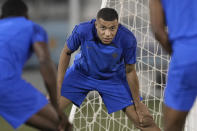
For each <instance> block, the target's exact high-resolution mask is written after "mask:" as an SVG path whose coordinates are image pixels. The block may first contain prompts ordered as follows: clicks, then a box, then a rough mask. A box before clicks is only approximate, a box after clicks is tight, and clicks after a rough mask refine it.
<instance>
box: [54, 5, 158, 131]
mask: <svg viewBox="0 0 197 131" xmlns="http://www.w3.org/2000/svg"><path fill="white" fill-rule="evenodd" d="M79 47H81V49H80V53H79V54H77V55H76V57H75V61H74V64H73V65H72V66H71V67H70V68H68V65H69V62H70V56H71V54H72V53H73V52H74V51H76V50H77V49H78V48H79ZM136 47H137V42H136V38H135V36H134V35H133V34H132V32H130V31H129V30H128V29H126V28H125V27H124V26H123V25H121V24H119V22H118V14H117V12H116V11H115V10H114V9H112V8H103V9H101V10H100V11H99V12H98V13H97V18H96V20H95V19H93V20H91V21H88V22H84V23H81V24H79V25H77V26H76V27H75V28H74V30H73V32H72V34H71V36H70V37H69V38H68V40H67V42H66V44H65V47H64V49H63V50H62V53H61V56H60V62H59V67H58V83H57V85H58V89H59V95H60V92H61V97H60V106H61V108H65V107H67V106H68V104H70V103H71V101H72V102H73V103H74V104H75V105H77V106H80V105H81V103H82V102H83V100H84V99H85V97H86V95H87V94H88V92H89V91H92V90H96V91H98V92H99V94H100V96H101V97H102V99H103V102H104V104H105V105H106V107H107V109H108V113H113V112H116V111H119V110H124V111H125V112H126V114H127V116H128V117H129V119H130V120H132V121H133V122H134V124H135V126H136V127H137V128H139V129H141V130H142V131H159V130H160V129H159V128H158V127H157V126H156V124H155V123H154V121H153V118H152V116H151V115H150V113H149V112H148V108H147V107H146V106H145V105H144V104H143V103H141V102H140V96H139V83H138V78H137V75H136V70H135V63H136ZM67 68H68V69H67ZM60 89H61V91H60Z"/></svg>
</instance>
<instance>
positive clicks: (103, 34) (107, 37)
mask: <svg viewBox="0 0 197 131" xmlns="http://www.w3.org/2000/svg"><path fill="white" fill-rule="evenodd" d="M95 26H96V30H97V35H98V37H99V39H100V40H101V42H102V43H103V44H110V43H111V42H112V40H113V38H114V37H115V35H116V33H117V30H118V20H117V19H115V20H113V21H105V20H103V19H102V18H99V19H97V20H96V22H95Z"/></svg>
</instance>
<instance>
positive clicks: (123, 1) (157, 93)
mask: <svg viewBox="0 0 197 131" xmlns="http://www.w3.org/2000/svg"><path fill="white" fill-rule="evenodd" d="M148 2H149V0H102V5H101V8H102V7H111V8H114V9H116V10H117V11H118V13H119V21H120V23H121V24H122V25H124V26H125V27H127V28H128V29H129V30H131V31H132V32H133V33H134V35H135V36H136V38H137V42H138V48H137V64H136V69H137V75H138V77H139V82H140V94H141V96H142V97H143V102H144V103H145V104H146V105H147V106H148V107H149V110H150V112H151V113H152V115H153V117H154V120H155V122H156V123H157V125H158V126H159V127H161V128H162V127H163V125H162V123H163V122H162V104H163V92H164V88H165V82H166V79H165V78H166V75H167V68H168V63H169V56H168V55H167V54H166V53H165V52H164V51H163V50H162V49H161V47H160V46H159V44H158V43H157V42H156V41H155V39H154V37H153V35H152V33H151V29H150V22H149V4H148ZM70 118H71V121H73V125H74V130H75V131H131V130H132V131H135V130H136V131H137V129H136V128H135V127H134V125H133V124H132V123H131V121H129V120H128V118H127V116H125V114H124V112H122V111H118V112H116V113H112V114H110V115H109V114H108V113H107V110H106V108H105V106H104V104H103V102H102V99H101V97H100V96H99V95H98V93H97V92H90V93H89V95H88V96H87V98H86V100H85V101H84V102H83V103H82V105H81V107H80V108H76V107H75V106H73V107H72V110H71V115H70ZM188 125H189V124H188ZM188 125H187V126H188ZM188 127H189V126H188ZM189 131H192V130H189Z"/></svg>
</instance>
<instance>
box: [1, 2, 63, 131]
mask: <svg viewBox="0 0 197 131" xmlns="http://www.w3.org/2000/svg"><path fill="white" fill-rule="evenodd" d="M27 12H28V9H27V6H26V4H25V3H24V2H23V1H22V0H7V1H6V2H5V3H4V4H3V6H2V15H1V19H0V116H2V117H3V118H4V119H5V120H7V121H8V123H9V124H11V125H12V126H13V128H18V127H19V126H21V125H22V124H23V123H26V124H28V125H30V126H32V127H35V128H38V129H41V130H50V131H56V130H64V126H65V125H66V123H67V119H66V117H65V116H64V115H63V113H61V111H60V110H59V107H58V104H57V103H58V102H57V93H56V92H57V91H56V70H55V66H54V64H53V62H52V61H51V59H50V54H49V50H48V45H47V34H46V32H45V31H44V29H43V28H42V27H41V26H39V25H37V24H35V23H34V22H32V21H30V20H28V15H27ZM33 52H35V53H36V56H37V57H38V60H39V62H40V71H41V74H42V76H43V79H44V82H45V84H46V87H47V90H48V92H49V95H50V98H51V104H50V103H48V101H47V99H46V98H45V96H44V95H43V94H41V93H40V92H39V91H38V90H37V89H35V88H34V87H33V86H32V85H31V84H30V83H28V82H26V81H25V80H23V79H22V77H21V75H22V70H23V67H24V64H25V62H26V61H27V60H28V59H29V58H30V56H31V54H32V53H33Z"/></svg>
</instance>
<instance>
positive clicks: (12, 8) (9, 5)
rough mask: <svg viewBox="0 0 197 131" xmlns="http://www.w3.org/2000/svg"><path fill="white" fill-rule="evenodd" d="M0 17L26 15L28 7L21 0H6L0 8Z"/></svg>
mask: <svg viewBox="0 0 197 131" xmlns="http://www.w3.org/2000/svg"><path fill="white" fill-rule="evenodd" d="M1 12H2V14H1V18H5V17H10V16H25V17H27V12H28V7H27V5H26V4H25V3H24V2H23V1H22V0H7V1H6V2H4V4H3V5H2V8H1Z"/></svg>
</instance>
